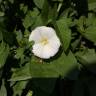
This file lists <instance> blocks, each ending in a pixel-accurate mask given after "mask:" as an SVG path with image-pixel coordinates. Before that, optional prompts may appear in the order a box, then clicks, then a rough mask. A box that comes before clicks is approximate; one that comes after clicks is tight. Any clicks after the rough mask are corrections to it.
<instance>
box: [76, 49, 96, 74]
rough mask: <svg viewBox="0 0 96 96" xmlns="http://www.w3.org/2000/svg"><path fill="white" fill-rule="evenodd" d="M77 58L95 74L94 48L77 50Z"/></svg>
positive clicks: (95, 56) (95, 55) (95, 57)
mask: <svg viewBox="0 0 96 96" xmlns="http://www.w3.org/2000/svg"><path fill="white" fill-rule="evenodd" d="M77 59H78V60H79V62H80V63H81V64H83V65H84V66H85V67H86V68H87V69H88V70H90V71H91V72H93V73H95V74H96V52H95V50H94V49H86V50H85V51H83V52H77Z"/></svg>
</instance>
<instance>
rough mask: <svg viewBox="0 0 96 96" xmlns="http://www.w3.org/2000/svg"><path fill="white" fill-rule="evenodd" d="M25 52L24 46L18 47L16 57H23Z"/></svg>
mask: <svg viewBox="0 0 96 96" xmlns="http://www.w3.org/2000/svg"><path fill="white" fill-rule="evenodd" d="M23 53H24V48H18V49H17V50H16V55H15V57H16V58H17V59H19V58H22V56H23Z"/></svg>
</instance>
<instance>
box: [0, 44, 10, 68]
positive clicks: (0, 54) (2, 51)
mask: <svg viewBox="0 0 96 96" xmlns="http://www.w3.org/2000/svg"><path fill="white" fill-rule="evenodd" d="M8 54H9V46H8V45H7V44H5V43H4V42H2V43H1V44H0V68H2V67H3V66H4V64H5V62H6V59H7V57H8Z"/></svg>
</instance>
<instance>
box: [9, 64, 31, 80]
mask: <svg viewBox="0 0 96 96" xmlns="http://www.w3.org/2000/svg"><path fill="white" fill-rule="evenodd" d="M31 77H32V76H31V74H30V68H29V63H27V64H26V65H25V66H22V67H21V68H18V69H15V70H14V71H13V74H12V76H11V79H10V80H9V81H20V80H27V79H30V78H31Z"/></svg>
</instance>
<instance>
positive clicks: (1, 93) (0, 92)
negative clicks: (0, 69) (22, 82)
mask: <svg viewBox="0 0 96 96" xmlns="http://www.w3.org/2000/svg"><path fill="white" fill-rule="evenodd" d="M0 96H7V90H6V87H5V84H4V80H2V85H1V88H0Z"/></svg>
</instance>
